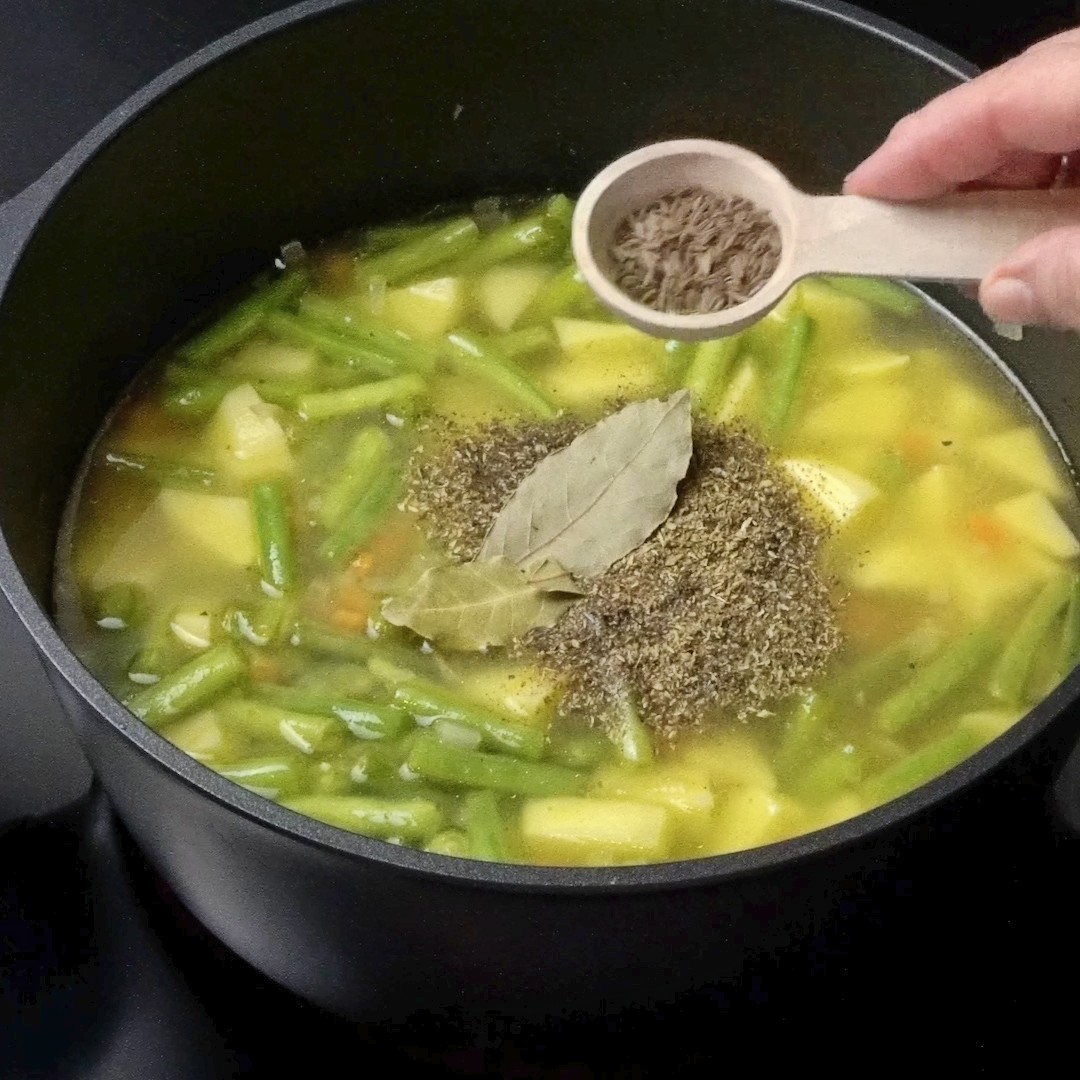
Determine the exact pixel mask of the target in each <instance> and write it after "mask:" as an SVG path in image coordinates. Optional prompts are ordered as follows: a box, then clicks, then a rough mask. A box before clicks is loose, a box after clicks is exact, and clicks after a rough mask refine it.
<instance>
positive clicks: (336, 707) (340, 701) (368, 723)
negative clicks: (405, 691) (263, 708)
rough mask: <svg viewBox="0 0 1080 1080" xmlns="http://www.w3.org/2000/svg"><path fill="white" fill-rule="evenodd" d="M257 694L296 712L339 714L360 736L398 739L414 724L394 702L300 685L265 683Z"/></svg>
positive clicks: (325, 714) (263, 699) (258, 696)
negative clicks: (355, 696) (380, 701)
mask: <svg viewBox="0 0 1080 1080" xmlns="http://www.w3.org/2000/svg"><path fill="white" fill-rule="evenodd" d="M254 693H255V696H256V697H257V698H258V699H259V700H261V701H267V702H269V703H270V704H271V705H277V706H279V707H280V708H283V709H288V710H290V711H292V712H301V713H308V714H310V715H313V716H336V717H337V718H338V719H339V720H341V721H342V722H343V723H344V724H345V726H346V727H347V728H348V729H349V731H351V732H352V733H353V735H355V736H356V737H357V738H358V739H395V738H397V736H398V735H400V734H401V733H402V732H403V731H404V730H405V729H406V728H407V727H409V726H410V725H411V724H412V717H410V716H409V714H408V713H407V712H404V711H403V710H401V709H397V708H395V707H394V706H393V705H376V704H374V703H372V702H369V701H358V700H356V699H353V698H346V697H339V696H336V695H333V694H325V693H319V692H318V691H314V690H305V689H303V688H301V687H297V686H275V685H272V684H265V683H264V684H263V685H261V686H258V687H256V688H255V691H254Z"/></svg>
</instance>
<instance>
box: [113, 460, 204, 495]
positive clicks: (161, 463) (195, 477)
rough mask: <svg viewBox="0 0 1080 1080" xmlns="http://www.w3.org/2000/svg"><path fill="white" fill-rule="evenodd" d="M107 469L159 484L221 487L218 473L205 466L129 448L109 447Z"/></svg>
mask: <svg viewBox="0 0 1080 1080" xmlns="http://www.w3.org/2000/svg"><path fill="white" fill-rule="evenodd" d="M103 461H104V464H105V468H107V469H109V470H110V471H111V472H115V473H120V474H121V475H123V476H139V477H142V478H144V479H146V480H149V481H150V482H151V483H153V484H157V485H158V486H159V487H167V488H189V489H199V488H201V489H203V490H204V491H205V490H210V489H212V488H214V487H216V486H217V483H218V476H217V473H216V472H214V470H213V469H208V468H206V467H205V466H203V465H190V464H188V463H187V462H184V461H167V460H166V459H165V458H159V457H154V456H152V455H151V454H135V453H131V452H130V451H125V450H109V451H107V452H106V454H105V457H104V458H103Z"/></svg>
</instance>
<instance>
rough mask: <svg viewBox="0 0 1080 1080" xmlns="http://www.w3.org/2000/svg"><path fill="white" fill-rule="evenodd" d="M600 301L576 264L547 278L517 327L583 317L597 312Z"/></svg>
mask: <svg viewBox="0 0 1080 1080" xmlns="http://www.w3.org/2000/svg"><path fill="white" fill-rule="evenodd" d="M598 303H599V302H598V301H597V299H596V297H595V296H594V295H593V292H592V290H591V289H590V288H589V286H588V285H587V284H586V282H585V276H584V275H583V274H582V273H581V271H580V270H579V269H578V268H577V266H576V265H575V264H574V263H570V264H569V265H568V266H566V267H564V268H563V269H562V270H560V271H559V272H558V273H557V274H555V275H554V276H553V277H550V278H548V280H547V281H545V282H544V284H543V285H541V286H540V288H539V289H538V290H537V292H536V295H535V296H534V297H533V298H532V300H530V301H529V303H528V305H527V306H526V308H525V310H524V311H523V312H522V313H521V314H520V315H519V316H518V319H517V325H518V326H531V325H532V324H534V323H541V322H547V321H548V320H549V319H552V318H554V317H555V316H559V315H562V316H570V315H577V316H580V315H584V314H586V313H592V312H595V311H596V310H597V307H598Z"/></svg>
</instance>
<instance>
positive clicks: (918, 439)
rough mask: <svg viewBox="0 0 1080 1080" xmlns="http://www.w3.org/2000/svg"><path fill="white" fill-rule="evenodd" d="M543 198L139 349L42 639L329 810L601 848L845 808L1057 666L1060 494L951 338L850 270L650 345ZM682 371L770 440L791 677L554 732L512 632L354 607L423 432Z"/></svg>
mask: <svg viewBox="0 0 1080 1080" xmlns="http://www.w3.org/2000/svg"><path fill="white" fill-rule="evenodd" d="M569 210H570V204H569V202H568V201H567V200H564V199H561V198H554V199H551V200H547V201H545V202H543V203H541V204H538V205H534V206H531V207H525V208H524V209H522V208H515V209H512V210H507V209H506V208H505V207H503V206H502V205H501V204H497V203H495V202H493V201H490V200H485V201H484V202H482V203H481V204H478V205H477V207H476V208H475V209H474V211H473V212H472V213H471V214H468V215H461V216H458V217H455V218H449V219H447V218H443V219H438V220H435V221H423V222H415V223H408V224H405V225H402V226H394V227H389V228H383V229H377V230H371V231H370V232H368V233H367V234H365V235H363V236H362V237H361V238H360V239H359V240H355V239H348V240H346V241H342V242H340V243H338V244H336V245H334V246H332V247H329V248H327V249H326V250H324V251H320V252H317V253H315V254H313V255H311V256H308V257H304V258H301V259H299V260H294V261H292V265H291V266H290V269H288V270H287V271H286V272H285V273H283V274H277V275H275V276H274V277H273V279H271V280H270V281H268V282H264V283H262V284H261V285H259V286H258V287H257V288H256V289H255V290H254V291H253V292H252V293H251V294H250V295H248V296H246V297H245V298H244V299H242V300H240V301H239V302H238V303H237V304H236V305H235V306H234V307H233V308H231V309H230V310H228V311H227V312H226V313H225V314H224V315H223V316H222V317H221V319H220V321H218V322H216V323H213V324H211V325H210V326H209V327H207V328H205V329H203V330H200V331H196V332H195V333H194V334H193V335H192V336H190V337H189V338H187V339H186V341H183V342H181V344H180V345H179V346H177V347H176V348H175V349H172V350H170V351H169V352H168V354H167V355H165V356H163V357H161V358H159V359H158V360H156V361H155V362H154V363H153V364H151V365H150V366H149V368H148V370H147V371H146V372H145V373H144V375H143V376H142V377H141V378H140V379H139V381H138V382H137V384H136V385H135V386H134V387H133V388H132V390H131V392H130V394H129V395H128V396H127V397H126V398H125V400H124V401H123V402H121V403H120V404H119V405H118V407H117V409H116V410H115V412H114V413H113V415H112V416H111V417H110V419H109V421H108V422H107V424H106V426H105V428H104V430H103V432H102V433H101V436H100V439H99V441H98V443H97V444H96V446H95V448H94V450H93V451H92V453H91V456H90V458H89V461H88V464H87V469H86V473H85V476H84V478H83V481H82V483H81V484H80V486H79V488H78V490H77V491H76V493H75V495H74V496H73V500H72V504H71V507H70V511H69V524H68V528H67V530H66V533H65V538H64V540H63V542H62V544H61V550H60V552H59V560H58V566H59V571H58V579H57V610H58V617H59V621H60V624H61V628H62V631H63V632H64V634H65V636H66V638H67V640H68V641H69V642H71V644H72V645H73V647H74V648H75V649H76V651H77V652H78V653H79V655H80V656H81V657H82V658H83V659H84V660H85V662H86V663H87V665H88V666H89V667H90V669H91V670H92V671H94V672H95V674H96V675H97V676H98V677H99V678H100V679H101V680H102V681H103V682H104V684H105V685H106V686H107V687H109V688H110V689H111V690H112V691H113V692H114V693H116V694H117V695H118V696H119V697H120V698H121V699H122V700H124V701H126V702H127V703H128V704H129V707H131V708H132V710H133V711H135V712H136V714H137V715H140V716H142V717H143V718H144V719H145V720H146V722H147V723H149V724H151V725H152V726H153V727H155V728H156V729H157V730H158V731H159V732H160V733H161V734H162V735H163V736H164V737H165V738H167V739H169V740H170V741H172V742H173V743H174V744H175V745H177V746H178V747H180V748H181V749H182V750H184V751H185V752H187V753H188V754H190V755H192V756H193V757H195V758H196V759H197V760H199V761H201V762H203V763H204V764H206V765H207V766H208V767H210V768H212V769H215V770H217V771H218V772H220V773H222V774H224V775H225V776H227V777H229V778H231V779H233V780H234V781H236V782H237V783H241V784H244V785H245V786H247V787H249V788H251V789H252V790H254V791H256V792H258V793H260V794H262V795H264V796H266V797H267V798H271V799H275V800H277V801H280V802H282V803H284V804H286V805H288V806H290V807H292V808H294V809H296V810H297V811H299V812H301V813H305V814H310V815H312V816H314V817H318V818H320V819H322V820H325V821H328V822H330V823H331V824H334V825H337V826H340V827H342V828H347V829H353V830H355V831H357V832H361V833H366V834H368V835H372V836H376V837H379V838H382V839H384V840H388V841H391V842H395V843H403V844H409V845H412V846H416V847H421V848H425V849H427V850H431V851H437V852H441V853H443V854H447V855H454V856H462V857H473V858H486V859H497V860H505V861H523V862H534V863H540V864H553V865H612V864H623V863H635V862H654V861H664V860H671V859H681V858H693V857H698V856H705V855H712V854H719V853H723V852H729V851H734V850H740V849H744V848H748V847H753V846H756V845H760V844H766V843H769V842H773V841H777V840H780V839H784V838H787V837H790V836H793V835H798V834H800V833H803V832H807V831H811V830H814V829H817V828H821V827H823V826H825V825H828V824H832V823H835V822H837V821H840V820H844V819H846V818H848V817H851V816H854V815H856V814H859V813H861V812H863V811H865V810H867V809H869V808H871V807H873V806H875V805H879V804H881V803H883V802H887V801H889V800H891V799H893V798H895V797H897V796H899V795H901V794H903V793H905V792H906V791H909V790H911V789H912V788H915V787H917V786H919V785H920V784H922V783H925V782H926V781H928V780H930V779H932V778H933V777H935V776H937V775H940V774H941V773H942V772H944V771H945V770H947V769H948V768H950V767H952V766H953V765H955V764H956V763H958V762H959V761H961V760H963V759H964V758H965V757H967V756H969V755H970V754H972V753H974V752H975V751H976V750H978V749H979V748H980V747H982V746H984V745H985V744H986V743H988V742H989V741H991V740H992V739H994V738H995V737H996V736H997V735H999V734H1000V733H1002V732H1003V731H1005V730H1006V729H1007V728H1008V727H1009V726H1010V725H1012V724H1013V723H1014V722H1015V721H1016V720H1017V719H1018V718H1019V717H1020V716H1022V715H1023V714H1024V713H1025V712H1026V711H1027V710H1028V709H1029V708H1030V707H1031V705H1032V704H1033V703H1035V702H1037V701H1038V700H1040V699H1041V698H1042V697H1043V696H1045V694H1046V693H1047V692H1048V690H1049V689H1051V688H1052V687H1053V686H1054V685H1056V684H1057V682H1059V681H1060V679H1061V678H1062V677H1063V676H1064V674H1066V673H1067V672H1068V671H1069V670H1071V668H1072V666H1073V663H1074V661H1075V657H1076V653H1077V645H1078V641H1080V597H1078V593H1077V586H1076V567H1077V555H1078V552H1080V547H1078V545H1077V542H1076V540H1075V538H1074V532H1075V528H1076V522H1077V518H1078V514H1077V509H1078V508H1077V499H1076V494H1075V490H1074V488H1073V485H1072V482H1071V479H1070V477H1069V475H1068V473H1067V471H1066V469H1065V468H1064V464H1063V462H1062V460H1061V458H1060V455H1059V454H1058V453H1057V450H1056V447H1055V445H1054V443H1053V442H1052V440H1051V439H1050V438H1049V437H1048V435H1047V433H1046V432H1045V430H1044V429H1043V428H1042V426H1041V425H1040V423H1039V420H1038V418H1037V417H1036V416H1035V414H1034V413H1033V412H1032V411H1031V410H1030V409H1029V408H1028V406H1027V405H1026V403H1025V402H1024V400H1023V399H1022V398H1021V397H1020V395H1019V394H1018V393H1017V392H1016V391H1015V390H1014V388H1013V387H1012V386H1011V385H1010V384H1009V383H1008V381H1007V380H1006V379H1005V378H1004V377H1003V375H1002V374H1001V373H1000V372H999V371H998V370H997V369H996V368H995V367H994V366H993V365H992V364H991V363H990V362H989V361H988V360H987V358H986V357H985V356H984V355H982V354H981V353H980V352H978V351H977V350H976V349H975V348H974V347H973V346H972V345H971V344H970V343H969V342H968V341H966V340H965V339H964V338H962V337H961V336H960V335H959V334H957V333H956V332H955V331H954V330H953V329H952V328H951V327H950V326H949V325H948V324H947V323H946V322H945V321H944V320H943V319H941V318H940V316H938V315H937V314H935V313H934V312H933V311H932V310H930V309H929V308H928V307H926V306H925V305H924V304H923V302H922V301H921V300H920V299H919V298H918V297H917V296H915V295H914V294H912V293H909V292H907V291H905V290H903V289H900V288H898V287H895V286H889V285H883V284H881V283H876V282H868V281H860V280H851V279H845V280H836V281H825V280H808V281H806V282H804V283H802V284H801V285H800V286H798V287H797V288H796V289H795V290H793V292H792V294H791V295H790V296H789V297H788V299H787V300H786V301H785V302H784V303H783V304H782V305H781V307H780V308H778V309H777V310H775V311H774V312H773V313H771V314H770V315H769V316H768V317H767V318H766V319H764V320H763V321H762V322H761V323H760V324H758V325H757V326H755V327H753V328H752V329H751V330H749V331H746V332H745V333H743V334H742V335H740V336H739V337H738V338H735V339H727V342H728V343H727V344H725V345H724V346H723V347H717V345H716V343H705V344H702V345H698V346H685V345H678V344H675V343H665V342H662V341H657V340H654V339H651V338H648V337H646V336H644V335H642V334H640V333H638V332H637V331H634V330H632V329H631V328H629V327H626V326H624V325H621V324H619V323H617V322H615V321H613V320H612V319H611V317H610V316H608V315H607V314H606V313H604V312H603V311H602V310H601V309H600V308H599V307H598V305H597V304H596V302H595V301H594V299H593V298H592V296H591V294H590V293H589V292H588V290H587V288H586V287H585V285H584V284H583V283H582V281H581V280H580V278H579V276H578V275H577V274H576V272H575V269H574V267H573V266H572V265H571V264H570V262H569V256H568V254H567V243H566V236H567V230H568V221H569ZM289 254H290V255H291V256H293V255H296V254H297V253H296V252H290V253H289ZM680 387H685V388H688V389H689V391H690V393H691V395H692V399H693V403H694V408H695V423H703V424H713V425H721V426H723V425H737V426H738V427H739V428H740V429H743V430H745V431H747V432H749V433H750V434H751V435H753V436H754V437H755V438H757V439H759V440H761V441H762V442H764V443H765V444H766V445H768V446H769V447H770V450H771V452H772V453H773V455H774V458H775V461H776V462H777V464H778V466H779V468H780V469H781V470H782V472H783V474H784V475H785V476H786V477H787V478H789V480H790V483H791V484H792V485H793V487H794V489H795V490H797V491H798V492H799V493H800V497H801V498H803V499H804V501H805V506H806V509H807V512H808V513H809V514H811V515H813V517H814V519H815V520H816V521H818V522H820V523H821V527H822V528H823V529H824V530H825V531H826V533H827V536H826V539H825V541H824V542H823V544H822V545H821V548H820V571H821V573H822V574H823V575H824V576H825V578H826V579H827V580H828V581H829V582H830V588H831V595H832V599H833V602H834V604H835V612H836V618H837V620H838V622H839V625H840V629H841V631H842V634H843V645H842V647H841V649H840V651H839V652H838V653H837V655H836V656H835V657H834V658H833V660H832V661H831V663H830V665H829V667H828V669H827V671H826V672H825V673H824V674H823V675H822V676H821V677H820V678H819V679H817V680H815V682H814V685H811V686H808V687H806V689H805V692H804V693H799V694H796V695H793V696H790V697H788V698H786V699H784V700H779V701H775V702H773V703H771V704H770V706H769V707H768V708H766V709H761V710H759V712H760V715H754V716H750V717H743V718H736V717H735V716H733V715H730V714H727V715H725V714H723V713H722V712H717V714H716V715H712V716H710V717H708V720H707V723H705V724H704V725H702V726H701V727H700V728H698V729H691V730H687V731H685V732H682V733H677V734H676V735H675V736H674V737H672V738H662V737H660V736H659V735H658V734H657V733H656V732H655V731H653V730H651V729H650V728H649V726H648V725H647V724H646V723H645V722H643V718H642V717H641V716H640V715H639V714H637V713H636V712H635V710H634V709H633V708H628V709H626V710H623V711H622V713H621V714H619V715H614V716H605V717H596V716H582V715H574V716H566V715H563V714H562V713H561V712H560V708H559V705H560V695H561V692H562V691H561V688H560V683H559V680H558V678H557V677H556V675H555V673H552V672H551V671H550V670H547V669H545V668H544V667H542V666H541V665H540V664H538V663H536V662H535V661H534V660H533V659H531V658H530V657H529V655H528V654H527V651H526V653H525V654H524V655H522V654H521V652H520V650H519V651H514V650H507V649H501V648H492V649H489V650H487V652H485V653H478V652H474V651H467V650H461V649H451V648H445V647H442V646H440V645H438V644H437V643H436V644H434V645H433V644H431V643H429V642H425V641H423V640H421V639H420V638H419V637H418V636H416V635H415V634H413V633H411V632H410V631H408V630H406V629H402V628H399V627H395V626H391V625H389V624H388V623H387V622H386V621H385V620H384V619H383V618H382V617H381V615H380V610H381V609H380V605H381V603H382V599H383V597H384V596H385V595H386V594H387V592H388V590H391V589H392V588H393V587H394V585H393V583H394V582H395V580H397V576H398V575H400V574H401V573H402V572H403V571H404V569H405V568H406V566H407V565H408V564H409V561H410V560H411V559H413V558H414V556H416V554H417V553H418V552H423V551H424V550H425V549H430V547H431V542H430V541H429V540H427V539H425V537H424V535H423V533H422V531H421V530H420V528H419V527H418V525H417V522H416V519H415V517H414V516H413V515H411V514H409V513H407V512H405V511H403V510H401V509H400V508H399V507H400V504H401V501H402V499H403V497H404V494H405V485H406V481H407V468H408V462H409V460H410V455H412V454H413V453H414V452H415V448H416V446H417V445H418V443H419V442H421V441H422V438H421V433H422V432H423V430H424V425H425V424H427V423H428V422H430V421H431V420H432V419H433V418H442V419H449V420H452V421H453V422H454V423H455V424H457V425H461V428H462V430H466V431H467V430H470V429H471V428H473V427H475V426H476V425H482V424H484V423H487V422H489V421H491V420H493V419H498V418H502V419H505V420H509V421H521V422H524V421H526V420H527V421H528V422H530V423H536V422H540V423H544V422H548V421H551V420H553V419H554V418H555V417H557V416H558V415H559V414H560V413H568V414H571V415H575V416H579V417H581V418H582V420H583V421H587V422H589V423H592V422H594V421H595V420H597V419H598V418H600V417H601V416H604V415H606V414H607V413H608V412H610V411H611V408H612V402H613V401H615V400H619V401H623V402H625V401H628V400H630V401H633V400H646V399H652V398H657V397H663V396H665V395H668V394H671V393H672V392H674V391H676V390H678V389H679V388H680ZM646 719H647V718H646ZM601 721H602V722H601Z"/></svg>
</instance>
